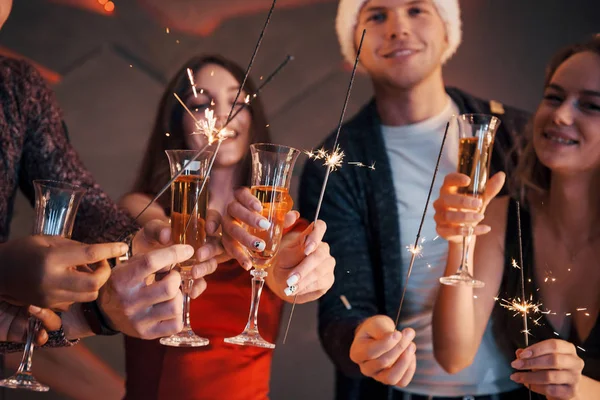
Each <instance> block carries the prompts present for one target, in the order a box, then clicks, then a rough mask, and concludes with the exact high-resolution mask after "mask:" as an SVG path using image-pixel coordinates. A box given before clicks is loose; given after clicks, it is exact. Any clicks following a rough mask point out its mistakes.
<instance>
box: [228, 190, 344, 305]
mask: <svg viewBox="0 0 600 400" xmlns="http://www.w3.org/2000/svg"><path fill="white" fill-rule="evenodd" d="M261 208H262V206H261V204H260V202H259V201H258V199H257V198H256V197H255V196H253V195H252V193H251V192H250V190H248V189H247V188H242V189H238V190H237V191H236V192H235V200H234V201H233V202H231V203H230V204H229V206H228V207H227V210H228V213H227V215H226V216H224V217H223V245H224V247H225V248H226V249H227V251H228V252H229V253H230V254H231V255H232V256H233V257H234V258H236V259H237V260H238V262H239V263H240V265H242V266H244V267H245V268H246V269H249V267H250V266H251V262H250V258H249V257H248V252H247V250H246V249H257V248H258V249H260V248H261V247H263V246H264V242H263V240H262V239H260V238H258V237H256V236H253V235H251V234H250V233H248V231H247V230H246V229H244V228H243V227H242V224H246V225H248V226H251V227H253V228H256V229H259V230H265V229H268V221H267V220H266V219H265V218H264V217H263V216H262V215H261V214H260V212H259V209H261ZM298 217H299V214H298V212H297V211H291V212H289V213H288V214H287V216H286V222H285V226H286V227H290V226H292V225H293V224H294V223H295V222H296V220H297V219H298ZM326 229H327V227H326V225H325V222H323V221H320V220H318V221H317V222H315V223H314V224H311V225H310V226H309V227H308V228H306V229H305V230H304V231H303V232H288V233H286V234H285V235H284V236H283V239H282V241H281V245H280V250H279V253H278V255H277V258H276V260H275V263H274V264H273V266H272V271H273V273H272V274H270V275H269V277H268V278H267V284H268V285H269V286H270V287H271V289H272V290H273V291H274V292H275V293H276V294H277V295H278V296H279V297H281V298H282V299H284V300H288V299H290V298H289V297H288V296H291V295H297V296H298V301H299V302H300V303H306V302H309V301H313V300H316V299H317V298H319V297H321V296H322V295H323V294H324V293H325V292H326V291H327V290H329V288H330V287H331V286H332V285H333V281H334V277H333V269H334V267H335V260H334V259H333V257H331V255H330V254H329V246H328V245H327V243H324V242H323V241H322V240H323V236H324V234H325V231H326Z"/></svg>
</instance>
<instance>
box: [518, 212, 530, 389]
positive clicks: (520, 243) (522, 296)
mask: <svg viewBox="0 0 600 400" xmlns="http://www.w3.org/2000/svg"><path fill="white" fill-rule="evenodd" d="M517 223H518V227H519V261H520V262H521V268H520V270H521V298H522V299H523V302H525V273H524V272H523V270H524V269H525V265H524V264H523V239H522V236H521V203H520V202H518V201H517ZM523 336H525V347H528V346H529V331H528V329H527V308H524V309H523ZM528 389H529V400H531V389H530V388H528Z"/></svg>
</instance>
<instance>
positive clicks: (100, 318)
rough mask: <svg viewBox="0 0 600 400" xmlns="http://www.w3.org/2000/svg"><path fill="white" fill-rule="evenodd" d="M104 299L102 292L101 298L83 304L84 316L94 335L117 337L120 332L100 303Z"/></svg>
mask: <svg viewBox="0 0 600 400" xmlns="http://www.w3.org/2000/svg"><path fill="white" fill-rule="evenodd" d="M102 297H103V296H102V292H100V297H99V298H98V299H97V300H95V301H91V302H88V303H83V304H82V305H81V309H82V311H83V316H84V318H85V320H86V322H87V323H88V326H89V328H90V330H91V331H92V332H94V334H96V335H100V336H111V335H116V334H118V333H120V332H119V331H118V330H117V329H116V327H115V326H114V323H113V322H112V321H111V319H110V317H109V316H108V315H107V314H106V313H105V312H104V310H103V308H102V305H101V304H102V303H101V301H100V299H101V298H102Z"/></svg>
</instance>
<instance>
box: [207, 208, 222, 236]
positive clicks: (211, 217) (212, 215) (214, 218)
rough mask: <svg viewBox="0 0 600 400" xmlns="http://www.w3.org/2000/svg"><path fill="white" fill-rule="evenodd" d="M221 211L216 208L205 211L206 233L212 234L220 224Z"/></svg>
mask: <svg viewBox="0 0 600 400" xmlns="http://www.w3.org/2000/svg"><path fill="white" fill-rule="evenodd" d="M221 219H222V217H221V213H220V212H218V211H217V210H213V209H210V210H208V211H206V233H207V234H209V235H213V234H215V233H216V232H217V229H219V226H220V225H221Z"/></svg>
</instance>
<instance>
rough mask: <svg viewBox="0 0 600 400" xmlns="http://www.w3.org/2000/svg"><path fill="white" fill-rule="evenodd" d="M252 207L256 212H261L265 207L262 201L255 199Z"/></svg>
mask: <svg viewBox="0 0 600 400" xmlns="http://www.w3.org/2000/svg"><path fill="white" fill-rule="evenodd" d="M252 208H253V209H254V211H256V212H261V211H262V209H263V207H262V203H261V202H260V201H258V200H256V201H253V202H252Z"/></svg>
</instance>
